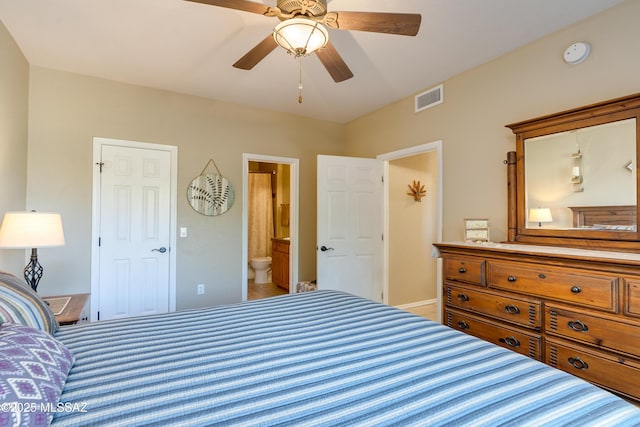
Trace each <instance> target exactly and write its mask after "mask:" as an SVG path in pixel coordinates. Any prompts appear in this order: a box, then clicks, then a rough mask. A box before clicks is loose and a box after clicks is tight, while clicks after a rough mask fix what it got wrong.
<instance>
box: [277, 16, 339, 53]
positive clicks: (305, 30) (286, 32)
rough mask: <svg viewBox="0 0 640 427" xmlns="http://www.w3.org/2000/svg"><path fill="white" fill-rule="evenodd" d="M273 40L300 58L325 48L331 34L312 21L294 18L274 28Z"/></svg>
mask: <svg viewBox="0 0 640 427" xmlns="http://www.w3.org/2000/svg"><path fill="white" fill-rule="evenodd" d="M273 38H274V40H275V41H276V43H278V45H279V46H281V47H282V48H284V49H285V50H286V51H288V52H289V53H290V54H292V55H294V56H296V57H298V56H306V55H310V54H311V53H313V52H315V51H316V50H318V49H322V48H323V47H325V46H326V45H327V43H328V42H329V32H328V31H327V29H326V28H325V27H324V26H322V24H320V23H319V22H316V21H314V20H312V19H308V18H292V19H287V20H286V21H283V22H281V23H280V24H278V25H277V26H276V28H274V30H273Z"/></svg>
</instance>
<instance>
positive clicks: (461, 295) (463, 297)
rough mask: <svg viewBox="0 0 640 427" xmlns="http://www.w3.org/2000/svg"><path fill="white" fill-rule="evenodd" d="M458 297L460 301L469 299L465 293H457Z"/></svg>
mask: <svg viewBox="0 0 640 427" xmlns="http://www.w3.org/2000/svg"><path fill="white" fill-rule="evenodd" d="M458 299H459V300H460V301H461V302H467V301H469V296H468V295H465V294H458Z"/></svg>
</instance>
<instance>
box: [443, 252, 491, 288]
mask: <svg viewBox="0 0 640 427" xmlns="http://www.w3.org/2000/svg"><path fill="white" fill-rule="evenodd" d="M485 264H486V263H485V261H484V260H482V259H478V258H467V257H447V258H445V259H444V277H445V279H447V280H455V281H457V282H465V283H470V284H473V285H480V286H484V285H485V280H484V269H485Z"/></svg>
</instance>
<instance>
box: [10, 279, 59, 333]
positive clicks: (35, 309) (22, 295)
mask: <svg viewBox="0 0 640 427" xmlns="http://www.w3.org/2000/svg"><path fill="white" fill-rule="evenodd" d="M2 323H20V324H21V325H27V326H31V327H33V328H36V329H40V330H42V331H45V332H49V333H50V334H53V333H54V332H56V331H57V330H58V322H57V321H56V318H55V316H54V315H53V312H52V311H51V309H50V308H49V305H48V304H47V303H46V302H44V300H43V299H41V298H40V297H39V296H38V294H37V293H35V291H34V290H33V289H31V288H30V287H29V286H27V284H26V283H25V282H24V280H21V279H18V278H17V277H16V276H14V275H13V274H11V273H6V272H4V271H0V324H2Z"/></svg>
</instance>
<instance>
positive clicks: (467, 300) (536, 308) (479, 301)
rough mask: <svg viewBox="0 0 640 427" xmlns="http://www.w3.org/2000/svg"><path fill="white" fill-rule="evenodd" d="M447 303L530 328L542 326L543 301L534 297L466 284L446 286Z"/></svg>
mask: <svg viewBox="0 0 640 427" xmlns="http://www.w3.org/2000/svg"><path fill="white" fill-rule="evenodd" d="M445 298H446V301H447V305H449V306H452V307H456V308H460V309H462V310H469V311H473V312H476V313H480V314H484V315H487V316H491V317H494V318H499V319H502V320H506V321H508V322H513V323H517V324H519V325H522V326H525V327H528V328H538V329H539V328H541V327H542V320H541V319H542V316H541V313H542V310H541V306H542V303H541V302H540V301H537V300H533V299H526V298H522V297H519V298H518V297H515V298H514V297H512V296H510V295H505V294H504V293H502V294H497V293H492V292H487V291H485V290H480V289H472V288H470V287H469V288H467V287H464V286H454V285H446V286H445Z"/></svg>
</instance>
